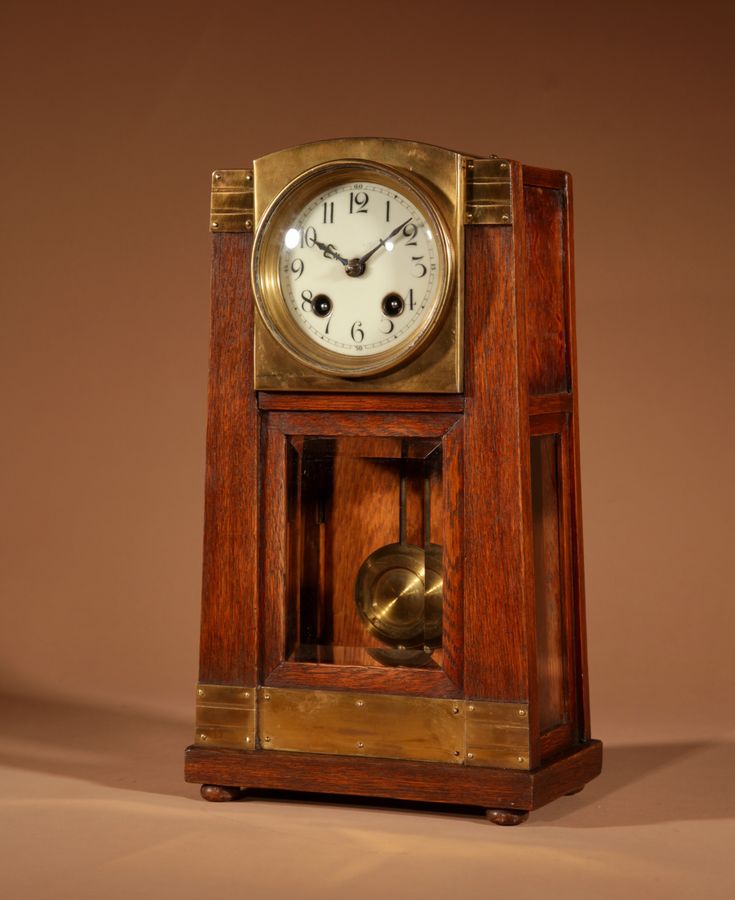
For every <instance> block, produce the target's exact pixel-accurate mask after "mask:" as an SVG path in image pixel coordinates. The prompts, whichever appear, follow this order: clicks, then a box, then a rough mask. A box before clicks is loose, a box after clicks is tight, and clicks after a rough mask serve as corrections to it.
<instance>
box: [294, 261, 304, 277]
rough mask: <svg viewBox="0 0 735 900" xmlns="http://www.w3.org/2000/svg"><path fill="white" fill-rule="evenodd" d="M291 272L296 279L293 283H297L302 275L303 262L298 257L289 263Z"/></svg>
mask: <svg viewBox="0 0 735 900" xmlns="http://www.w3.org/2000/svg"><path fill="white" fill-rule="evenodd" d="M291 271H292V272H293V273H294V275H295V276H296V278H294V281H298V280H299V278H301V276H302V275H303V274H304V261H303V259H299V258H298V257H297V258H296V259H295V260H294V261H293V262H292V263H291Z"/></svg>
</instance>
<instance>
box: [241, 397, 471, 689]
mask: <svg viewBox="0 0 735 900" xmlns="http://www.w3.org/2000/svg"><path fill="white" fill-rule="evenodd" d="M277 402H278V401H277V399H275V398H273V399H271V403H272V404H274V405H277ZM463 430H464V422H463V417H462V416H461V415H459V414H457V413H454V412H440V411H437V412H431V413H429V412H423V413H422V412H405V413H400V414H396V413H394V412H365V411H363V412H358V413H344V412H338V411H332V412H326V411H322V412H314V411H311V412H297V411H270V412H266V413H263V416H262V431H261V441H262V448H263V460H264V462H263V472H264V478H265V481H266V483H267V484H268V485H270V486H271V487H270V489H269V490H268V492H267V494H266V493H264V494H263V497H262V511H261V522H262V523H263V536H262V540H261V547H262V565H261V570H262V573H263V574H262V579H261V584H260V588H261V589H260V597H261V603H260V610H259V615H260V623H261V626H260V627H261V651H262V652H261V656H260V660H259V663H260V664H259V679H258V683H259V684H264V685H268V686H271V687H285V688H304V689H308V688H311V689H314V688H328V689H331V690H338V689H339V690H355V691H375V692H379V693H384V694H415V695H419V696H426V697H460V696H462V679H463V655H462V647H463V641H462V634H463V621H462V611H463V606H464V604H463V602H462V583H463V578H462V571H461V560H462V557H463V547H462V522H463V514H462V496H463V490H462V460H463V452H462V451H463ZM291 436H299V437H310V436H315V437H324V436H329V437H332V438H340V437H350V438H357V439H363V440H368V441H370V440H371V439H380V438H400V439H409V440H410V439H412V438H423V439H434V440H437V441H439V442H440V443H441V450H442V482H441V483H442V488H441V493H442V508H443V513H444V528H443V541H442V545H443V566H442V569H443V602H442V609H443V616H442V618H443V629H442V630H443V638H442V664H441V667H440V668H439V669H423V668H421V669H410V668H402V667H395V668H394V667H384V666H359V665H338V664H333V663H330V664H324V663H312V662H294V661H289V660H286V658H285V649H286V643H287V640H286V622H285V609H286V603H287V579H286V572H287V571H288V566H289V548H288V546H287V541H286V540H285V539H284V537H285V535H286V534H287V531H288V527H287V505H288V498H287V494H288V486H287V456H286V452H287V445H288V439H289V437H291ZM373 549H376V548H373ZM251 614H252V615H257V614H258V610H257V609H256V608H255V604H254V603H253V605H252V607H251Z"/></svg>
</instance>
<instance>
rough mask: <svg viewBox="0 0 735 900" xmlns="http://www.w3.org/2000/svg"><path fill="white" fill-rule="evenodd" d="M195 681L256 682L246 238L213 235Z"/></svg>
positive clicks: (253, 410) (254, 438) (254, 466)
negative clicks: (199, 616) (197, 648)
mask: <svg viewBox="0 0 735 900" xmlns="http://www.w3.org/2000/svg"><path fill="white" fill-rule="evenodd" d="M212 241H213V255H212V307H211V310H212V333H211V344H210V364H209V404H208V418H207V469H206V484H205V500H204V561H203V579H202V581H203V584H202V619H201V641H200V657H199V659H200V662H199V680H200V681H202V682H208V683H222V684H246V685H247V684H255V682H256V662H257V646H258V645H257V616H256V606H255V603H256V596H257V583H258V460H259V449H258V436H259V429H258V410H257V406H256V403H255V393H254V390H253V377H252V369H253V366H252V348H253V343H252V342H253V296H252V289H251V286H250V251H251V246H252V237H251V236H250V235H247V234H222V235H215V236H214V237H213V239H212Z"/></svg>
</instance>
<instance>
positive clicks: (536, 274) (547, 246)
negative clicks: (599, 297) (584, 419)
mask: <svg viewBox="0 0 735 900" xmlns="http://www.w3.org/2000/svg"><path fill="white" fill-rule="evenodd" d="M523 196H524V207H525V255H526V265H525V273H524V274H525V279H526V347H527V361H528V385H529V391H530V393H531V394H553V393H558V392H562V391H568V390H569V387H570V378H569V363H568V352H567V351H568V335H567V291H566V288H567V281H566V272H565V268H566V259H565V257H566V248H565V238H566V231H565V195H564V193H563V192H562V191H560V190H551V189H549V188H543V187H536V186H534V185H528V184H526V185H525V186H524V189H523Z"/></svg>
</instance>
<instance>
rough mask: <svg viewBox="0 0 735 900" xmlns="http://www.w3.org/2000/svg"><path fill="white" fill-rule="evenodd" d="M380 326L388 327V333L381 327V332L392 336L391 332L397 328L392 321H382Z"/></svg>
mask: <svg viewBox="0 0 735 900" xmlns="http://www.w3.org/2000/svg"><path fill="white" fill-rule="evenodd" d="M380 324H381V326H383V325H387V326H388V330H387V331H383V328H382V327H381V329H380V330H381V331H383V334H390V333H391V331H393V329H394V328H395V327H396V323H395V322H394V321H393V320H392V319H381V320H380Z"/></svg>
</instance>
